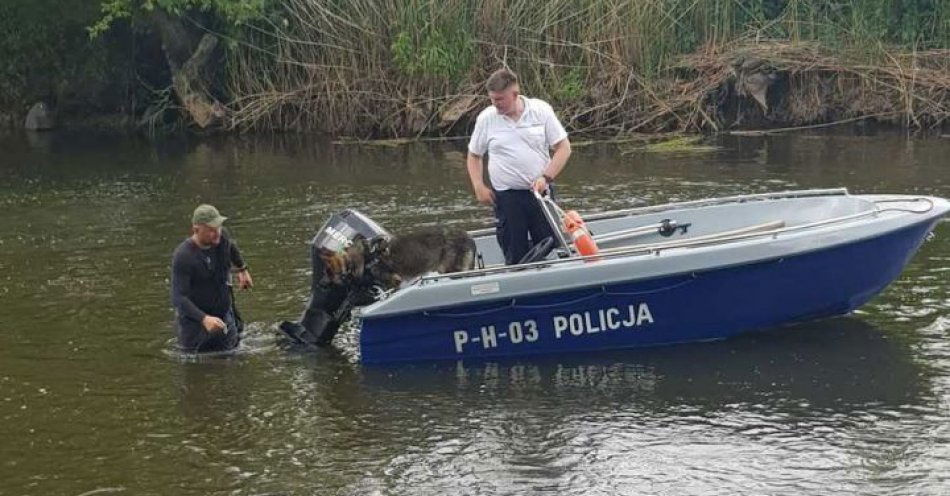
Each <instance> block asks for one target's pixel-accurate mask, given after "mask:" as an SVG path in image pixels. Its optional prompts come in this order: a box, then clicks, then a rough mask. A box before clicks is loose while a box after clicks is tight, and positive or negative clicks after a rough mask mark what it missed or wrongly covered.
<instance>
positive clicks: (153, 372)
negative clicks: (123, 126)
mask: <svg viewBox="0 0 950 496" xmlns="http://www.w3.org/2000/svg"><path fill="white" fill-rule="evenodd" d="M463 144H464V143H457V144H453V143H443V144H438V145H432V146H428V145H413V146H404V147H382V146H367V145H334V144H331V143H325V142H315V141H314V140H312V139H310V138H297V137H293V138H279V139H259V138H254V139H252V138H245V139H240V138H230V139H215V140H204V141H169V142H163V143H159V144H154V143H152V144H150V143H147V142H144V141H139V140H135V139H130V138H117V137H108V136H89V135H83V136H77V135H63V134H59V135H56V134H54V135H40V136H24V135H14V136H5V137H0V151H2V153H0V212H2V215H0V495H21V494H30V495H59V494H63V495H80V494H87V495H88V494H107V493H108V494H130V495H149V494H186V495H190V494H195V495H197V494H222V495H223V494H228V495H251V494H295V495H296V494H302V495H307V494H320V495H323V494H345V495H349V494H358V495H362V494H380V495H399V494H421V495H443V494H473V495H474V494H478V495H502V494H512V495H514V494H518V495H522V494H552V495H553V494H558V495H599V494H603V495H614V494H669V495H683V494H697V495H699V494H702V495H715V494H722V495H734V494H809V495H816V494H863V495H905V494H906V495H945V494H950V345H948V334H950V224H948V223H943V224H941V225H940V226H939V227H938V229H937V231H936V237H935V239H933V240H932V241H930V242H928V243H925V244H924V246H923V248H922V250H921V251H920V252H919V253H918V254H917V256H916V257H915V258H914V260H913V261H912V262H911V265H910V266H909V267H908V268H907V270H906V271H905V272H904V273H903V274H902V275H901V277H900V278H899V280H897V281H896V282H895V283H894V284H893V285H892V286H890V288H888V289H887V290H886V291H885V292H884V293H883V294H882V295H880V296H879V297H877V298H876V299H874V300H873V301H872V302H871V303H869V304H868V305H866V306H865V307H863V308H862V309H861V310H860V311H859V312H858V313H857V314H856V315H853V316H849V317H846V318H839V319H832V320H826V321H823V322H819V323H813V324H808V325H804V326H800V327H798V328H796V329H793V330H790V331H788V330H786V331H785V332H780V333H767V334H762V335H756V336H752V337H744V338H740V339H735V340H731V341H726V342H720V343H713V344H702V345H689V346H678V347H670V348H660V349H651V350H634V351H628V352H616V353H609V354H598V355H584V356H557V357H549V358H532V359H525V360H511V361H504V362H491V363H423V364H410V365H399V366H389V367H366V366H362V365H360V364H359V363H358V349H357V345H356V343H357V337H356V336H355V333H354V332H352V331H349V332H344V333H342V334H341V336H340V337H338V338H337V341H336V347H335V348H334V349H330V350H321V351H319V352H316V353H303V352H300V351H294V350H287V349H285V348H284V347H283V346H282V345H281V344H280V343H279V341H278V339H277V336H276V331H275V325H276V324H277V323H278V322H279V321H281V320H283V319H288V318H290V319H292V318H295V317H296V316H297V315H298V313H299V312H300V310H301V309H302V307H303V305H304V303H305V301H306V298H307V287H308V284H309V274H308V266H309V262H308V259H307V256H308V255H307V245H306V243H307V240H308V239H309V238H310V237H311V236H312V235H313V233H314V231H315V230H316V229H317V228H318V227H319V226H320V224H322V222H323V221H324V219H326V218H327V217H328V216H329V215H330V214H332V213H333V212H336V211H339V210H341V209H343V208H347V207H357V208H359V209H360V210H362V211H364V212H366V213H367V214H369V215H370V216H371V217H373V218H374V219H376V220H377V221H379V222H380V223H382V224H383V225H384V226H386V227H388V228H389V229H390V230H392V231H397V232H398V231H399V230H400V229H405V228H407V227H409V226H416V225H423V224H435V223H450V224H455V225H458V226H461V227H466V228H469V227H472V228H474V227H479V226H481V225H482V224H483V223H485V222H486V221H487V220H488V219H489V218H490V212H489V211H488V210H487V209H486V208H483V207H480V206H477V205H476V204H475V202H474V201H473V198H472V195H471V193H470V189H469V185H468V180H467V177H466V173H465V171H464V165H463V157H464V155H463V151H464V148H463ZM713 144H715V145H718V146H720V147H721V148H720V150H719V151H715V152H711V153H703V154H691V153H683V154H674V155H667V154H664V155H657V154H648V153H643V152H635V153H625V151H626V150H625V149H624V147H623V146H618V145H596V146H588V147H579V148H577V149H576V150H575V154H574V156H573V157H572V159H571V163H570V165H569V168H568V170H567V171H566V173H565V174H564V175H563V179H562V180H561V181H560V182H561V183H562V185H561V196H562V203H564V204H565V205H568V206H570V207H573V208H576V209H578V210H581V211H592V210H605V209H612V208H618V207H622V206H626V205H628V204H629V203H630V202H631V201H632V200H642V201H645V202H648V203H657V202H667V201H676V200H689V199H698V198H705V197H711V196H719V195H732V194H739V193H753V192H764V191H775V190H785V189H794V188H825V187H837V186H845V187H848V188H850V189H851V190H852V191H854V192H868V193H870V192H899V193H922V194H933V195H939V196H945V197H948V196H950V163H948V159H947V157H948V156H950V139H941V138H929V139H907V138H905V137H902V136H894V135H877V136H853V135H844V134H838V135H800V136H782V137H761V138H718V139H716V140H714V141H713ZM199 202H210V203H214V204H215V205H217V206H218V207H219V208H220V209H221V210H222V212H224V214H225V215H227V216H229V217H230V218H231V220H230V221H229V225H230V227H231V230H232V232H233V233H234V234H235V237H236V239H237V240H238V242H239V243H240V245H241V247H242V248H243V250H244V253H245V256H246V258H247V259H248V261H249V263H250V265H251V269H252V273H253V276H254V278H255V282H256V287H255V288H254V289H253V291H251V292H249V293H242V294H239V295H238V303H239V305H240V307H241V309H242V311H243V313H244V314H245V316H246V318H247V320H248V321H249V322H250V324H249V330H248V336H247V339H246V343H245V344H244V345H243V346H242V350H241V351H240V353H238V354H237V355H236V356H231V357H217V358H215V357H203V358H201V359H187V358H183V357H180V356H178V355H177V354H176V353H174V352H173V351H172V344H173V327H172V311H171V309H170V307H169V304H168V297H167V293H168V284H169V276H168V264H169V259H170V255H171V252H172V250H173V249H174V247H175V246H176V245H177V243H179V242H180V241H181V240H182V239H183V238H184V237H185V236H186V235H187V233H188V228H189V225H188V224H189V219H190V214H191V210H192V209H193V208H194V206H195V205H196V204H197V203H199ZM736 304H737V305H741V304H742V302H739V301H737V302H736ZM686 310H687V311H688V309H686Z"/></svg>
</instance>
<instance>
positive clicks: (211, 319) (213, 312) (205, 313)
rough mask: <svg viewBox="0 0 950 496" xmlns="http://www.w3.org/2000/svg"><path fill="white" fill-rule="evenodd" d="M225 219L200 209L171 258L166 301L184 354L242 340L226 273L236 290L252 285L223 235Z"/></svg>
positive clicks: (232, 345)
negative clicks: (234, 280) (169, 301)
mask: <svg viewBox="0 0 950 496" xmlns="http://www.w3.org/2000/svg"><path fill="white" fill-rule="evenodd" d="M225 219H227V217H223V216H222V215H221V214H220V213H219V212H218V209H216V208H214V207H212V206H211V205H199V206H198V208H196V209H195V213H194V215H192V217H191V237H189V238H187V239H185V240H184V241H182V243H181V244H180V245H178V248H176V249H175V253H174V255H172V289H171V298H172V305H174V307H175V313H176V314H177V318H176V323H177V327H178V346H179V347H180V348H181V349H182V350H183V351H190V352H204V351H224V350H230V349H233V348H235V347H236V346H237V345H238V344H239V343H240V342H241V332H242V331H243V330H244V323H243V322H241V320H240V318H239V317H238V315H237V312H236V310H235V308H234V302H233V301H232V295H231V287H230V285H229V283H228V274H229V273H230V272H232V271H233V272H235V273H236V274H237V281H238V287H240V288H241V289H248V288H250V287H251V286H252V285H253V282H252V281H251V274H250V272H248V270H247V265H246V264H245V263H244V258H243V257H242V256H241V251H240V250H238V247H237V245H236V244H234V242H233V241H232V240H231V239H230V237H229V236H228V234H227V233H226V232H223V231H222V227H221V226H222V224H223V223H224V221H225Z"/></svg>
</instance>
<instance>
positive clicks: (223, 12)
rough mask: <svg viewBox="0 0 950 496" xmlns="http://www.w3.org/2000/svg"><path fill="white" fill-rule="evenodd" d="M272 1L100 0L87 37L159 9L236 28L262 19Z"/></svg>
mask: <svg viewBox="0 0 950 496" xmlns="http://www.w3.org/2000/svg"><path fill="white" fill-rule="evenodd" d="M274 1H275V0H102V5H101V14H102V15H101V17H100V18H99V19H98V20H97V21H96V22H95V23H93V24H92V25H91V26H89V34H90V35H91V36H93V37H95V36H98V35H100V34H102V33H104V32H105V31H107V30H108V29H109V27H110V26H112V25H113V24H114V23H115V22H116V21H118V20H120V19H128V18H131V17H132V16H133V15H134V14H136V13H137V12H150V11H152V10H154V9H162V10H164V11H165V12H167V13H169V14H171V15H175V16H181V15H184V14H186V13H187V12H188V11H192V10H193V11H198V12H206V13H211V14H213V15H215V16H216V17H218V18H219V19H220V20H221V21H223V22H224V24H225V25H227V26H231V27H234V26H240V25H242V24H245V23H247V22H250V21H254V20H257V19H260V18H261V17H263V16H264V15H265V14H266V13H267V12H268V9H269V8H271V7H272V5H273V3H274Z"/></svg>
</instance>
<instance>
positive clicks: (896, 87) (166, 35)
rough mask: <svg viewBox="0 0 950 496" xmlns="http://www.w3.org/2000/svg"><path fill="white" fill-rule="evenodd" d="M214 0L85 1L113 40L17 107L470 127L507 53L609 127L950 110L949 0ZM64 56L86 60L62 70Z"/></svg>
mask: <svg viewBox="0 0 950 496" xmlns="http://www.w3.org/2000/svg"><path fill="white" fill-rule="evenodd" d="M14 2H15V3H16V2H21V0H14ZM51 2H52V3H56V2H53V0H39V3H51ZM66 3H76V4H77V5H80V3H79V2H78V0H67V1H66ZM113 3H114V2H113ZM119 3H122V2H119ZM170 4H175V2H170ZM129 5H132V4H129ZM183 5H184V6H185V7H187V5H188V2H185V3H184V4H183ZM214 5H215V4H213V3H212V4H211V5H210V6H209V7H208V8H207V9H205V10H201V11H200V12H198V11H189V10H188V9H187V8H184V7H183V10H180V11H175V12H171V11H170V12H162V11H160V10H159V11H148V12H145V11H136V10H134V9H133V10H130V11H129V13H128V16H127V17H117V18H116V19H112V20H110V21H109V22H107V23H104V24H103V21H102V20H101V19H100V20H99V21H98V22H96V15H101V14H97V13H96V12H95V11H94V10H92V11H90V9H89V8H88V7H84V9H85V10H83V11H82V12H83V13H84V14H83V15H77V16H76V19H78V20H70V21H68V22H69V23H71V24H68V25H66V27H68V29H66V27H64V28H63V31H64V32H67V33H72V36H75V35H76V33H77V32H82V33H83V34H84V35H85V29H84V28H83V26H88V25H95V26H96V29H95V30H94V31H96V32H97V33H99V36H98V37H97V38H95V39H94V41H90V39H89V38H88V36H86V38H84V40H85V41H84V42H83V43H86V44H87V45H89V46H87V48H95V50H98V52H96V51H95V50H93V53H100V56H97V57H95V58H92V59H90V60H91V61H92V62H91V63H87V64H82V63H81V62H82V59H79V58H77V59H75V60H70V62H71V65H70V64H66V65H64V64H55V63H45V64H39V63H38V62H36V63H35V65H36V66H37V68H38V69H40V70H39V71H36V70H33V71H27V70H25V69H24V70H20V72H22V73H24V74H27V73H29V74H30V77H29V78H28V77H23V78H20V80H22V81H23V83H22V84H20V86H17V85H16V84H12V85H11V84H8V85H0V116H2V115H3V114H6V115H7V116H8V118H7V119H6V120H7V122H8V123H11V124H12V125H22V122H23V117H24V115H25V112H26V109H27V108H29V105H31V104H32V103H33V102H35V101H37V100H44V101H48V103H51V105H52V106H53V107H54V108H56V109H58V110H59V115H60V116H61V117H62V119H61V121H63V122H71V123H73V124H72V125H78V126H82V125H83V122H87V121H91V120H95V121H98V122H100V123H101V122H103V121H105V122H107V123H109V122H111V123H113V124H114V125H115V126H116V127H135V128H138V129H142V130H145V131H146V132H148V133H162V132H169V131H179V130H183V129H190V130H192V131H200V132H216V133H217V132H225V133H230V132H240V133H245V132H302V133H322V134H327V135H330V136H334V137H340V136H347V137H354V138H358V139H376V138H405V137H421V136H429V137H435V136H458V135H464V134H466V133H467V132H468V131H469V130H470V129H471V126H472V124H473V120H474V117H475V115H476V114H477V112H478V111H479V110H480V109H481V108H482V107H484V106H485V105H486V104H487V99H486V98H485V97H484V91H483V89H482V82H483V81H484V79H485V77H486V76H487V75H488V74H489V73H490V72H491V71H492V70H493V69H495V68H497V67H499V66H502V65H507V66H509V67H511V68H513V69H514V70H515V71H516V72H518V73H519V74H520V75H521V77H522V80H523V84H522V88H523V93H525V94H527V95H529V96H534V97H539V98H543V99H545V100H547V101H549V102H551V103H552V105H553V106H554V107H555V109H556V110H557V111H558V113H559V114H560V116H561V118H562V120H563V122H564V123H565V125H566V126H567V127H568V128H569V130H571V131H572V133H578V134H586V135H592V136H617V135H626V134H629V133H637V132H639V133H669V132H701V133H709V132H721V131H726V130H747V129H754V130H758V129H769V128H788V127H796V126H806V125H815V124H827V123H833V122H837V121H849V122H850V121H858V120H865V119H866V120H868V121H869V122H882V123H886V124H888V125H894V126H901V127H905V128H908V129H915V130H927V129H934V128H942V127H943V126H945V124H946V123H947V122H948V120H950V119H948V117H950V7H947V6H944V4H943V3H933V2H922V1H918V0H901V1H899V2H886V1H883V0H843V1H841V2H835V3H834V5H829V3H828V2H821V1H817V0H815V1H812V0H799V1H795V2H789V1H783V0H748V1H743V2H715V1H710V2H695V1H687V0H653V1H648V2H631V3H629V4H622V5H614V4H612V3H609V2H604V1H602V0H584V1H582V2H576V1H573V0H570V1H569V0H550V1H547V2H539V1H535V0H523V1H522V2H516V3H511V4H507V3H506V4H505V5H495V4H494V3H493V2H484V3H477V4H472V3H471V2H467V1H462V0H446V1H439V2H436V1H435V0H419V1H417V2H410V3H396V4H394V3H388V2H381V1H379V0H353V1H352V2H346V3H345V4H340V5H325V4H323V3H320V2H311V1H308V0H280V1H271V2H260V3H259V8H258V7H255V9H258V10H255V9H252V10H250V11H246V12H245V11H242V12H244V13H243V14H242V16H243V17H240V18H235V17H234V15H235V14H234V12H233V11H228V10H216V9H218V7H214ZM255 5H257V4H255ZM129 8H130V9H132V7H129ZM22 9H26V7H22ZM22 9H21V10H22ZM76 9H79V7H76ZM43 12H45V11H43ZM24 15H26V14H24ZM64 22H67V21H64ZM80 28H83V29H80ZM48 31H49V32H51V33H55V29H50V30H48ZM34 38H36V39H34V40H33V41H32V45H33V46H41V45H43V44H44V43H43V40H42V39H40V38H41V37H40V38H37V37H34ZM60 44H62V43H60ZM76 44H77V45H79V44H82V43H79V39H78V38H77V43H76ZM7 46H14V47H19V52H17V53H21V54H22V53H23V51H24V49H26V50H27V51H28V50H29V46H26V45H25V44H24V43H14V44H12V45H11V44H9V43H8V44H7ZM126 46H129V47H132V48H131V49H129V50H125V51H123V50H122V49H119V48H117V47H126ZM3 51H4V44H3V42H2V40H0V55H2V52H3ZM65 51H66V52H68V50H65ZM42 55H43V56H42V57H38V59H40V60H42V59H43V57H47V58H48V57H52V56H54V55H51V54H46V53H45V52H43V54H42ZM27 59H28V58H24V57H23V56H22V55H21V56H20V57H19V59H16V60H17V62H15V63H14V64H12V65H11V67H14V68H16V67H19V66H18V64H19V65H23V64H26V63H27V62H29V60H27ZM61 66H62V67H67V68H68V67H73V69H70V71H72V73H75V74H76V75H77V77H72V78H68V77H63V76H64V75H63V74H58V73H57V71H58V70H59V69H57V67H61ZM77 67H100V68H104V67H108V69H109V70H108V71H105V70H98V69H97V70H96V71H89V70H83V71H80V70H79V69H77ZM78 76H82V77H78ZM44 78H45V79H44ZM47 80H50V81H52V82H49V81H47ZM106 81H108V84H105V82H106ZM27 82H29V84H27ZM44 86H45V87H46V88H47V89H45V90H42V89H43V88H44ZM75 87H82V88H84V91H75ZM14 90H17V91H14ZM11 102H12V103H11ZM104 115H107V116H121V118H113V117H110V118H105V119H104V118H103V117H102V116H104ZM3 120H4V119H2V118H0V121H3Z"/></svg>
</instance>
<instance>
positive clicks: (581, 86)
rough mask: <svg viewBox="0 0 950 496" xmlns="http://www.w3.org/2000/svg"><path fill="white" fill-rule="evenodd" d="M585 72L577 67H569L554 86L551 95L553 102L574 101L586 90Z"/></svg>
mask: <svg viewBox="0 0 950 496" xmlns="http://www.w3.org/2000/svg"><path fill="white" fill-rule="evenodd" d="M585 79H586V77H585V73H584V71H583V70H582V69H581V68H579V67H572V68H571V69H569V70H568V71H567V72H566V73H565V74H564V75H563V76H562V77H561V78H560V79H559V81H558V84H557V86H555V87H554V90H553V92H552V93H553V94H552V96H553V97H554V101H555V102H572V103H573V102H576V101H577V100H579V99H580V98H582V97H583V96H584V93H585V91H586V81H585Z"/></svg>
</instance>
